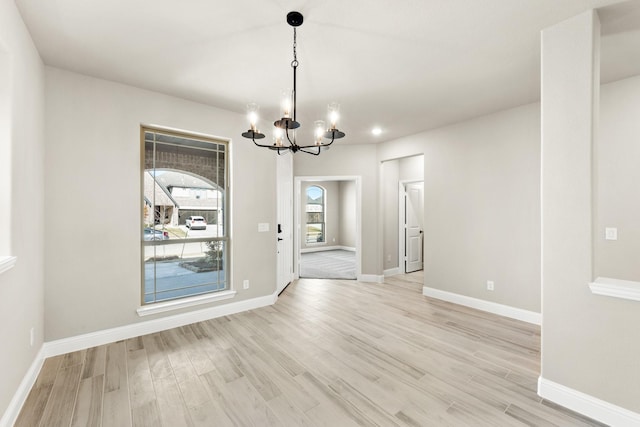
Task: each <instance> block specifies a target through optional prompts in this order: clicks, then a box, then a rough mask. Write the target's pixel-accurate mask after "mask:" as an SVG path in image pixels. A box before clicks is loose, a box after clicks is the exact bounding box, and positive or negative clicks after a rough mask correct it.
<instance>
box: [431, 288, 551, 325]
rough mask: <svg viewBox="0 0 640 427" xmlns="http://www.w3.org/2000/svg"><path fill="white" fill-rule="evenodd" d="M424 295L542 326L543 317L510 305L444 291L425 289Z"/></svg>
mask: <svg viewBox="0 0 640 427" xmlns="http://www.w3.org/2000/svg"><path fill="white" fill-rule="evenodd" d="M422 295H424V296H427V297H431V298H436V299H441V300H443V301H447V302H452V303H454V304H459V305H464V306H465V307H471V308H475V309H478V310H482V311H488V312H489V313H493V314H497V315H499V316H504V317H509V318H511V319H516V320H521V321H523V322H527V323H533V324H534V325H541V324H542V315H541V314H540V313H536V312H535V311H529V310H523V309H521V308H516V307H511V306H508V305H503V304H498V303H496V302H491V301H485V300H482V299H478V298H472V297H468V296H465V295H460V294H454V293H453V292H447V291H442V290H440V289H435V288H430V287H427V286H425V287H423V288H422Z"/></svg>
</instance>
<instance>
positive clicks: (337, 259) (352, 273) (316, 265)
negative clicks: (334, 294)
mask: <svg viewBox="0 0 640 427" xmlns="http://www.w3.org/2000/svg"><path fill="white" fill-rule="evenodd" d="M300 277H302V278H307V279H354V280H355V279H356V253H355V252H353V251H345V250H342V249H336V250H331V251H319V252H307V253H303V254H302V256H301V257H300Z"/></svg>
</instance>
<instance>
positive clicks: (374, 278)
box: [358, 274, 384, 283]
mask: <svg viewBox="0 0 640 427" xmlns="http://www.w3.org/2000/svg"><path fill="white" fill-rule="evenodd" d="M358 282H368V283H382V282H384V276H379V275H377V274H361V275H359V276H358Z"/></svg>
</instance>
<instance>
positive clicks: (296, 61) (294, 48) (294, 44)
mask: <svg viewBox="0 0 640 427" xmlns="http://www.w3.org/2000/svg"><path fill="white" fill-rule="evenodd" d="M297 47H298V41H297V40H296V27H293V61H291V66H292V67H297V66H298V55H297V53H296V48H297Z"/></svg>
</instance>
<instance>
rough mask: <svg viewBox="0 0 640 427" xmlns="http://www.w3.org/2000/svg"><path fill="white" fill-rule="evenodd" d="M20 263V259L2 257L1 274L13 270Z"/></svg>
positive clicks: (0, 260)
mask: <svg viewBox="0 0 640 427" xmlns="http://www.w3.org/2000/svg"><path fill="white" fill-rule="evenodd" d="M17 261H18V257H15V256H0V274H2V273H4V272H5V271H7V270H10V269H12V268H13V266H14V265H16V262H17Z"/></svg>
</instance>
